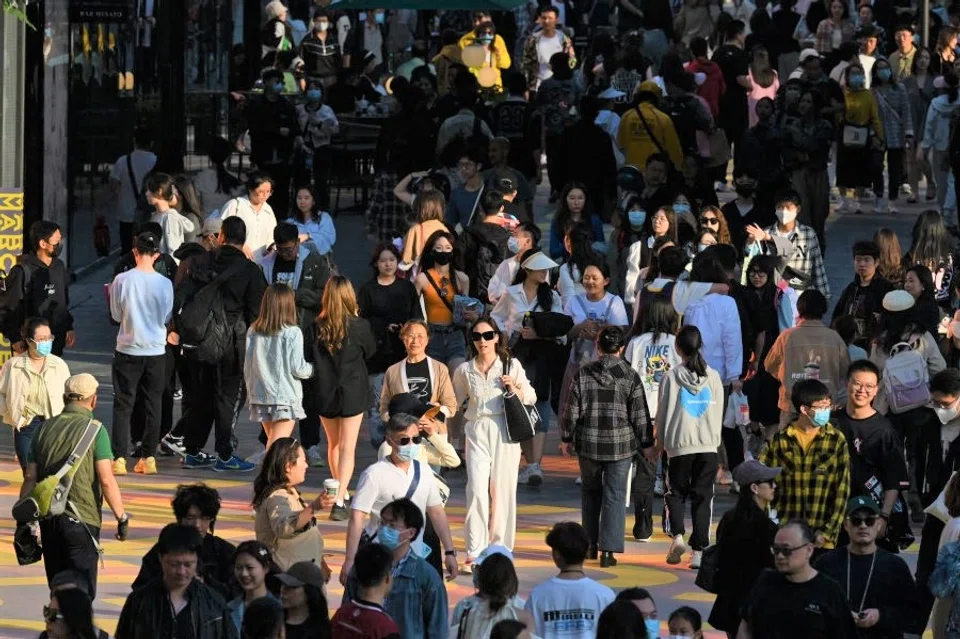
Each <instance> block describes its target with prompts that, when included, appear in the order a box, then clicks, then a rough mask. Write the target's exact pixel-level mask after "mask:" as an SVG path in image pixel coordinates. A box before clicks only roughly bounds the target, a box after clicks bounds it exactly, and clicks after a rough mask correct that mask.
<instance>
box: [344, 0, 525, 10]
mask: <svg viewBox="0 0 960 639" xmlns="http://www.w3.org/2000/svg"><path fill="white" fill-rule="evenodd" d="M527 1H528V0H343V2H338V3H336V4H333V5H330V6H331V8H333V9H341V10H342V9H387V10H390V9H447V10H448V11H473V10H477V9H487V10H490V11H503V10H510V9H513V8H514V7H518V6H520V5H521V4H523V3H524V2H527Z"/></svg>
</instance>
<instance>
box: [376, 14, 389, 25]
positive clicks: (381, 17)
mask: <svg viewBox="0 0 960 639" xmlns="http://www.w3.org/2000/svg"><path fill="white" fill-rule="evenodd" d="M373 19H374V20H376V21H377V24H383V23H384V22H385V21H386V20H387V16H386V15H385V14H383V13H375V14H373Z"/></svg>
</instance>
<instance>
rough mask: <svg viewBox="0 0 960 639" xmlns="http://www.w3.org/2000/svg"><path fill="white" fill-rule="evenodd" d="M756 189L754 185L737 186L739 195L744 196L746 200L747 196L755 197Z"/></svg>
mask: <svg viewBox="0 0 960 639" xmlns="http://www.w3.org/2000/svg"><path fill="white" fill-rule="evenodd" d="M754 191H756V189H755V188H754V187H752V186H738V187H737V195H739V196H740V197H742V198H743V199H745V200H746V199H747V198H750V197H753V193H754Z"/></svg>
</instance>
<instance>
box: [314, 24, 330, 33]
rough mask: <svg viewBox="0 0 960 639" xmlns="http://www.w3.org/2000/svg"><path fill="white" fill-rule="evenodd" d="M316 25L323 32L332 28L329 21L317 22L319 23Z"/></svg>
mask: <svg viewBox="0 0 960 639" xmlns="http://www.w3.org/2000/svg"><path fill="white" fill-rule="evenodd" d="M316 26H317V31H319V32H321V33H323V32H324V31H326V30H327V29H329V28H330V23H329V22H317V23H316Z"/></svg>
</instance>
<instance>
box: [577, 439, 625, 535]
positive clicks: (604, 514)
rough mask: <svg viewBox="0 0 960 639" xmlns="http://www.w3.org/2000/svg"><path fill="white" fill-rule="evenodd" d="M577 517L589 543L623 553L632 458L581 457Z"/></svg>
mask: <svg viewBox="0 0 960 639" xmlns="http://www.w3.org/2000/svg"><path fill="white" fill-rule="evenodd" d="M579 460H580V480H581V482H582V483H581V485H580V516H581V518H582V520H583V527H584V529H585V530H586V531H587V539H589V540H590V545H596V546H598V547H599V549H600V550H601V551H604V550H605V551H607V552H623V526H624V523H625V521H626V518H627V512H626V501H627V475H628V474H629V473H630V465H631V464H632V463H633V458H632V457H627V458H626V459H620V460H617V461H611V462H600V461H594V460H592V459H587V458H586V457H580V458H579Z"/></svg>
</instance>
